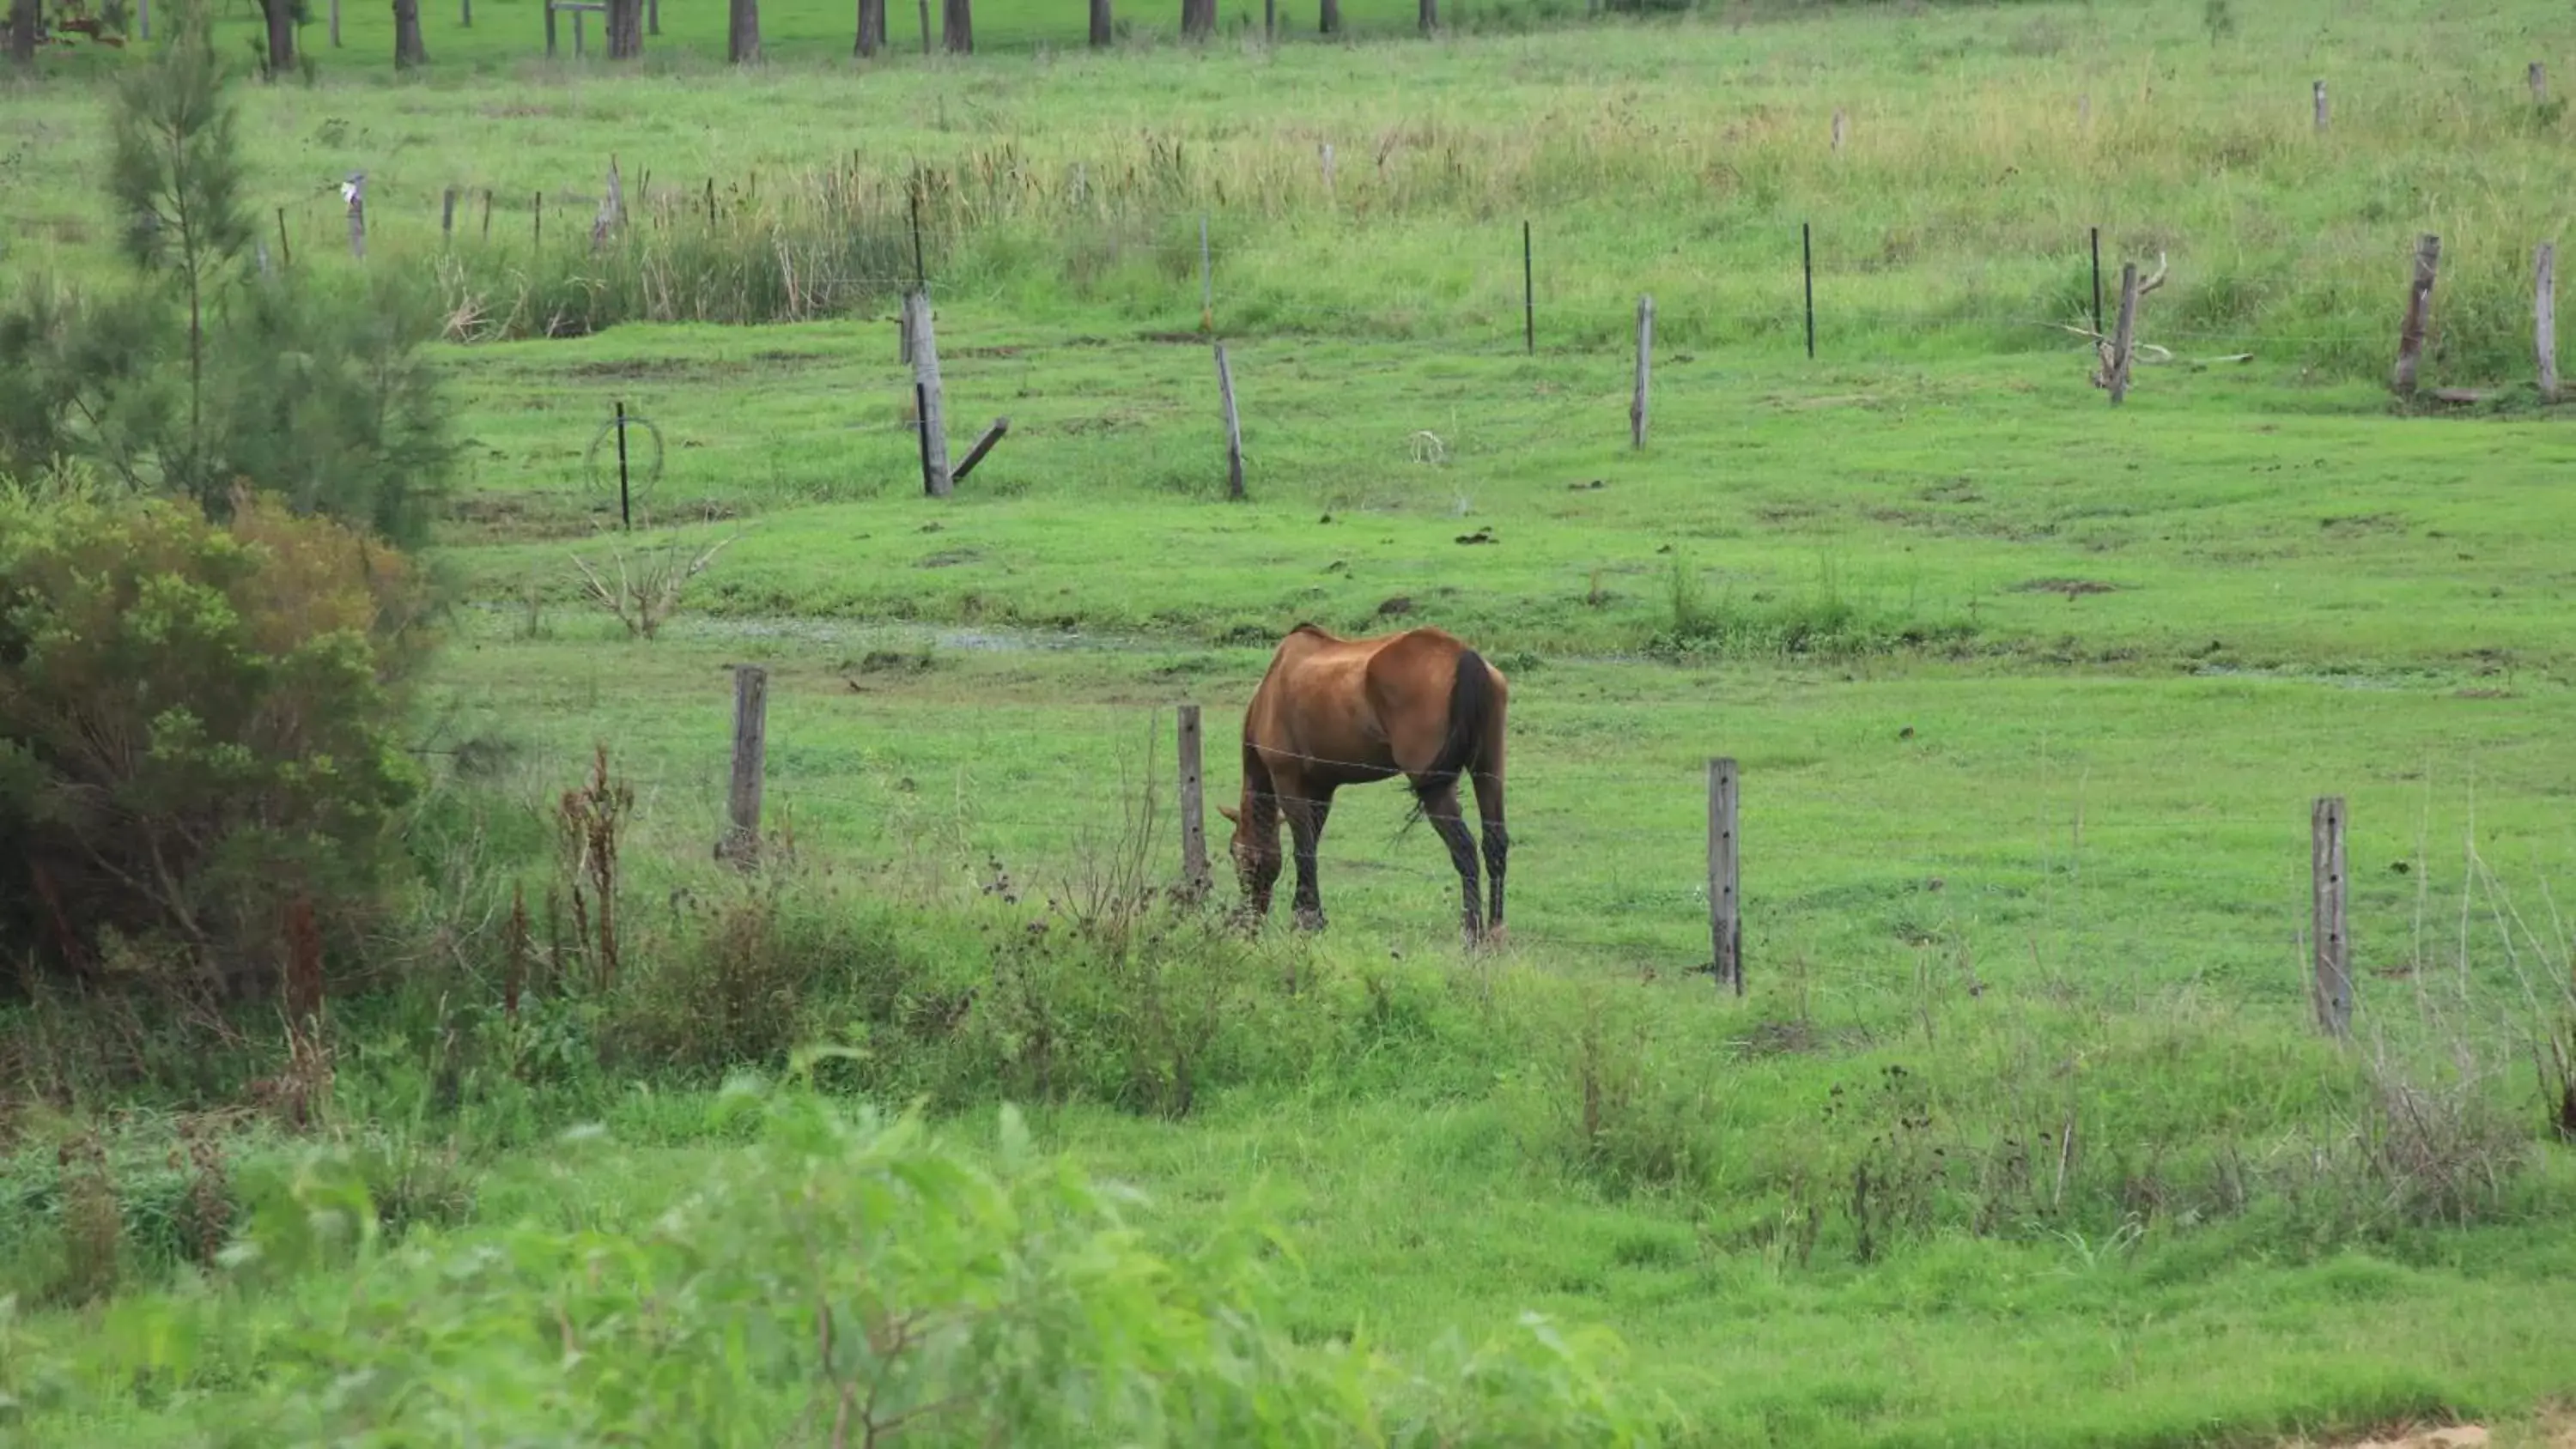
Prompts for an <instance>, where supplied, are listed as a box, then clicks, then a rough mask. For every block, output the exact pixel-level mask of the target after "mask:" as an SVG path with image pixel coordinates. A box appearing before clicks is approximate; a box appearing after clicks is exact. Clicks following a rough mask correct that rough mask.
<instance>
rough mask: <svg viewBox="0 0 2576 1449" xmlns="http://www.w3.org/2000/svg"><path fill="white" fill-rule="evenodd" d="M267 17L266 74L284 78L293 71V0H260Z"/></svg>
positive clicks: (261, 7)
mask: <svg viewBox="0 0 2576 1449" xmlns="http://www.w3.org/2000/svg"><path fill="white" fill-rule="evenodd" d="M260 9H261V10H262V11H264V12H265V13H266V14H267V16H268V73H269V74H270V75H272V76H284V75H285V74H286V73H287V72H289V71H292V70H293V69H295V0H260Z"/></svg>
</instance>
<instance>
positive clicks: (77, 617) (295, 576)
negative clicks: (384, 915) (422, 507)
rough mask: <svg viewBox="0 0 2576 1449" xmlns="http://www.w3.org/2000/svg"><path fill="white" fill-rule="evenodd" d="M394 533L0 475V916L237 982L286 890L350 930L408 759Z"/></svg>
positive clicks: (49, 951)
mask: <svg viewBox="0 0 2576 1449" xmlns="http://www.w3.org/2000/svg"><path fill="white" fill-rule="evenodd" d="M419 605H420V590H419V587H418V584H417V581H416V579H415V577H414V575H413V572H412V570H411V569H410V567H409V565H408V564H407V562H406V561H405V560H404V559H403V557H402V556H401V555H399V554H396V553H392V552H389V551H387V550H386V549H384V548H383V547H381V546H377V545H371V544H369V543H368V542H367V541H366V540H365V538H364V537H363V536H362V535H360V534H357V533H354V532H352V531H351V530H349V529H347V528H344V527H341V526H340V525H338V524H335V523H331V522H328V521H325V520H318V519H313V520H299V519H295V518H291V517H287V516H284V515H282V514H281V513H280V512H278V511H277V510H276V509H275V508H274V507H273V506H272V505H269V504H266V503H262V502H260V501H257V500H255V499H253V498H251V497H249V496H248V495H243V496H241V497H239V498H238V499H237V500H236V504H235V508H234V512H233V517H232V519H231V521H230V522H229V523H228V524H224V525H217V524H213V523H210V522H208V521H207V520H206V519H205V518H204V517H203V516H202V515H201V514H199V513H198V511H197V510H196V509H195V508H193V507H181V506H173V505H171V504H167V503H159V502H152V503H143V504H131V505H110V504H101V503H97V502H92V501H88V500H84V499H78V498H74V499H67V500H54V501H39V500H35V499H32V498H28V497H24V496H20V497H9V496H6V495H0V931H5V933H6V936H7V939H10V940H13V941H25V942H32V943H34V949H35V951H36V953H37V959H38V960H39V961H40V962H42V963H43V964H45V965H46V966H48V967H49V968H51V970H52V971H54V972H56V973H60V974H64V975H68V976H71V977H75V978H79V979H83V980H88V981H92V982H97V981H102V980H106V979H109V978H112V977H115V976H116V975H118V974H119V973H120V971H121V970H127V971H140V972H143V973H145V974H146V977H147V979H146V980H144V981H142V982H141V983H139V984H142V985H145V986H147V987H149V988H156V989H169V988H173V987H177V986H180V985H182V984H186V985H188V986H190V987H192V988H195V987H203V988H214V989H216V990H218V991H220V992H223V993H224V994H233V993H236V992H238V991H239V990H240V989H241V988H243V987H246V986H249V985H250V984H252V982H253V981H254V979H255V978H256V977H257V976H258V975H259V974H260V973H263V972H274V971H275V970H276V969H277V965H278V962H279V959H280V957H279V954H278V950H277V947H278V946H279V944H280V943H281V941H282V939H283V935H282V933H283V931H284V925H283V923H282V916H283V915H284V913H285V912H286V909H287V907H288V905H289V904H290V903H291V902H296V901H302V902H305V903H307V904H308V905H309V906H310V907H311V908H312V909H313V910H314V911H315V912H316V913H318V915H319V917H320V919H321V920H322V922H323V923H324V924H325V925H326V926H337V927H343V928H345V927H347V926H348V925H350V924H352V923H353V921H354V918H355V914H356V913H357V912H358V911H359V910H360V909H361V908H362V907H363V906H364V904H365V903H366V901H367V900H368V898H369V894H370V890H371V887H372V886H373V885H374V883H375V881H376V880H377V878H378V876H379V874H380V870H381V868H382V866H383V865H384V863H385V862H386V860H387V859H388V856H389V852H388V850H387V849H386V846H387V843H388V842H387V834H388V832H387V826H388V824H389V823H390V821H391V819H392V816H393V812H394V811H395V809H396V808H397V807H398V806H400V805H401V804H402V803H403V802H404V801H405V800H406V799H407V798H409V796H410V795H411V793H412V791H413V789H414V787H415V781H416V772H415V771H414V769H413V767H412V765H411V763H410V762H409V760H407V759H406V758H405V757H404V756H403V755H402V754H401V752H400V751H399V750H398V749H397V748H396V744H395V740H394V735H393V727H394V723H395V721H396V719H397V718H398V686H399V684H400V682H401V680H402V678H403V677H404V675H405V674H406V673H407V672H408V670H409V668H410V666H411V665H412V664H413V663H414V662H415V661H416V660H417V658H418V656H419V653H420V649H421V646H422V643H423V640H422V637H421V635H420V634H419V632H418V631H417V630H416V629H415V628H414V627H413V624H414V621H415V618H416V615H417V612H418V608H419Z"/></svg>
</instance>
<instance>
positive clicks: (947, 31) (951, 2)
mask: <svg viewBox="0 0 2576 1449" xmlns="http://www.w3.org/2000/svg"><path fill="white" fill-rule="evenodd" d="M939 43H940V44H941V45H943V46H945V47H947V50H948V53H949V54H951V55H973V54H974V53H975V10H974V0H939Z"/></svg>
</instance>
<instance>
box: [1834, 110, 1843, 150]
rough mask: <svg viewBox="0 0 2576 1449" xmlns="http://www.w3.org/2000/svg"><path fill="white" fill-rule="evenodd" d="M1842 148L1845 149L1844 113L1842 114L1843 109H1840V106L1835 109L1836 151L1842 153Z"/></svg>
mask: <svg viewBox="0 0 2576 1449" xmlns="http://www.w3.org/2000/svg"><path fill="white" fill-rule="evenodd" d="M1842 148H1843V113H1842V108H1841V107H1839V106H1837V107H1835V108H1834V149H1835V150H1836V151H1840V150H1841V149H1842Z"/></svg>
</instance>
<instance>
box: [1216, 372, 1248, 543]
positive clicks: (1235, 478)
mask: <svg viewBox="0 0 2576 1449" xmlns="http://www.w3.org/2000/svg"><path fill="white" fill-rule="evenodd" d="M1216 391H1217V398H1218V400H1219V401H1220V402H1222V403H1224V404H1225V496H1226V498H1227V499H1228V500H1229V501H1230V502H1235V503H1240V502H1242V501H1243V499H1244V492H1243V423H1242V421H1241V420H1240V419H1239V418H1237V417H1236V416H1235V411H1234V369H1233V368H1231V367H1228V366H1227V365H1226V361H1225V344H1224V343H1222V342H1220V343H1218V344H1217V345H1216Z"/></svg>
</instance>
